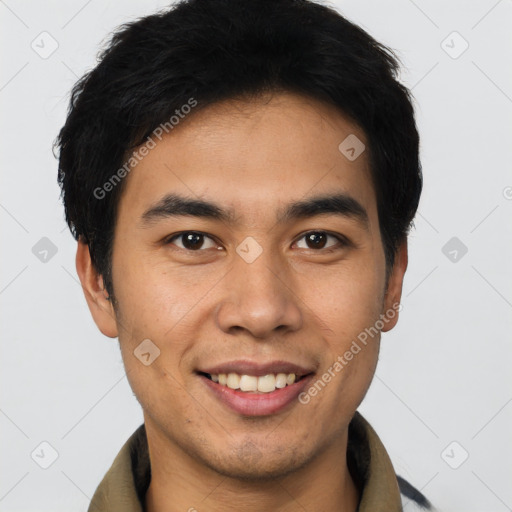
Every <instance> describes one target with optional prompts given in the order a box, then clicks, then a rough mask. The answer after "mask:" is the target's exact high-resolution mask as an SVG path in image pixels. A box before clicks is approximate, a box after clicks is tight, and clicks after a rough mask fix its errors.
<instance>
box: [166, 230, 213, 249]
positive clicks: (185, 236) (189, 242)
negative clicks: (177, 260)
mask: <svg viewBox="0 0 512 512" xmlns="http://www.w3.org/2000/svg"><path fill="white" fill-rule="evenodd" d="M180 239H181V240H182V243H181V246H180V245H179V244H176V245H178V247H180V249H185V250H188V251H197V250H198V249H201V248H202V249H211V248H212V247H216V246H217V244H216V243H215V242H214V240H212V239H211V238H210V237H209V236H207V235H204V234H203V233H198V232H196V231H186V232H184V233H180V234H178V235H175V236H173V237H172V238H169V239H168V240H167V242H166V243H168V244H170V243H174V240H180ZM205 240H209V241H210V243H209V245H208V244H207V245H208V246H207V247H202V246H203V245H204V242H205Z"/></svg>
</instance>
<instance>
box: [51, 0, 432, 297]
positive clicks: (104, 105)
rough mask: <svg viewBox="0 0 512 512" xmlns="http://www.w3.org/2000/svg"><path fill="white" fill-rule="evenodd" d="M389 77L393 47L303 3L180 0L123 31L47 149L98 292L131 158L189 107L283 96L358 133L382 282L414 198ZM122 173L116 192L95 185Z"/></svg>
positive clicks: (409, 115)
mask: <svg viewBox="0 0 512 512" xmlns="http://www.w3.org/2000/svg"><path fill="white" fill-rule="evenodd" d="M399 71H400V66H399V59H398V57H397V56H396V55H395V53H394V51H393V50H391V49H389V48H387V47H386V46H384V45H382V44H381V43H379V42H377V41H376V40H375V39H374V38H372V37H371V36H370V35H369V34H368V33H367V32H365V31H364V30H363V29H361V28H360V27H359V26H357V25H356V24H354V23H351V22H350V21H348V20H347V19H345V18H344V17H343V16H342V15H341V14H339V13H338V12H337V11H336V10H334V9H333V8H331V7H328V6H326V5H322V4H319V3H315V2H313V1H310V0H182V1H180V2H178V3H176V4H174V5H171V6H170V7H169V8H168V9H166V10H164V11H161V12H158V13H156V14H153V15H150V16H146V17H143V18H140V19H138V20H136V21H134V22H131V23H127V24H125V25H122V26H121V27H120V28H119V29H118V30H117V31H116V32H115V33H114V34H113V36H112V38H111V40H110V42H109V44H108V46H107V47H106V48H105V49H104V50H103V51H102V52H101V53H100V55H99V63H98V65H97V66H96V67H95V68H94V69H92V70H91V71H90V72H88V73H87V74H85V75H84V76H83V77H82V78H81V79H80V80H79V81H78V82H77V83H76V84H75V86H74V88H73V90H72V94H71V101H70V105H69V110H68V115H67V119H66V122H65V125H64V126H63V128H62V129H61V131H60V133H59V136H58V137H57V139H56V141H55V148H58V150H59V173H58V182H59V185H60V186H61V189H62V198H63V201H64V207H65V214H66V221H67V223H68V226H69V228H70V230H71V232H72V234H73V236H74V237H75V239H76V240H79V239H80V240H83V241H84V242H86V243H87V244H88V246H89V251H90V255H91V260H92V263H93V265H94V267H95V269H96V270H97V271H98V272H99V273H100V274H101V275H102V276H103V279H104V282H105V287H106V289H107V291H108V293H109V294H110V295H111V296H112V297H113V296H114V290H113V285H112V279H111V276H112V273H111V270H112V268H111V264H112V245H113V239H114V228H115V223H116V213H117V205H118V203H119V198H120V196H121V193H122V191H123V184H124V183H125V182H126V180H121V179H120V177H122V176H124V175H125V174H126V169H128V170H129V167H128V168H127V167H126V161H127V155H128V156H129V151H132V150H134V149H135V148H137V147H138V146H140V145H141V144H142V143H143V142H144V141H145V140H147V138H148V137H149V136H150V134H151V133H152V132H153V130H155V128H157V127H158V126H160V125H162V124H164V123H167V126H168V127H169V125H172V123H170V122H169V120H170V119H171V117H172V116H174V117H176V114H177V113H178V111H179V112H181V109H182V108H184V106H185V105H190V104H191V101H193V102H194V112H195V111H197V110H199V109H201V108H204V107H207V106H208V105H211V104H214V103H216V102H219V101H222V100H227V99H251V98H255V97H258V96H260V95H262V94H264V93H272V92H285V91H287V92H294V93H299V94H301V95H305V96H308V97H311V98H313V99H317V100H321V101H324V102H328V103H329V104H331V105H332V106H333V107H335V108H337V109H338V110H339V111H341V112H343V113H344V114H345V115H346V116H347V118H348V119H350V120H352V121H353V122H355V123H356V125H357V126H359V127H360V128H361V129H362V130H363V131H364V133H365V135H366V137H367V142H368V147H367V150H368V151H369V153H368V154H369V158H370V166H371V173H372V179H373V184H374V188H375V192H376V197H377V209H378V215H379V227H380V230H381V235H382V240H383V246H384V252H385V255H386V268H387V270H388V275H389V270H390V269H391V268H392V266H393V263H394V261H395V260H394V258H395V254H396V250H397V248H398V246H399V244H400V242H402V241H404V239H406V238H407V235H408V233H409V229H410V227H411V225H412V220H413V218H414V215H415V213H416V210H417V207H418V203H419V199H420V195H421V190H422V172H421V164H420V161H419V136H418V131H417V128H416V123H415V119H414V108H413V105H412V95H411V92H410V91H409V90H408V89H407V88H406V87H405V86H403V85H402V84H401V83H399V82H398V80H397V76H398V73H399ZM189 110H190V109H189ZM194 112H192V113H191V114H190V115H194ZM171 128H172V126H171ZM167 131H168V130H167ZM283 136H284V135H283ZM340 142H341V141H340ZM123 166H124V169H125V172H124V173H122V172H121V173H119V172H118V178H119V181H120V183H119V185H118V186H108V187H104V185H105V184H107V183H109V180H110V183H111V184H112V177H113V176H114V174H115V173H116V171H121V169H122V168H123ZM113 185H115V183H114V184H113ZM102 187H103V188H102ZM98 190H101V193H98V192H97V191H98ZM107 192H108V193H107Z"/></svg>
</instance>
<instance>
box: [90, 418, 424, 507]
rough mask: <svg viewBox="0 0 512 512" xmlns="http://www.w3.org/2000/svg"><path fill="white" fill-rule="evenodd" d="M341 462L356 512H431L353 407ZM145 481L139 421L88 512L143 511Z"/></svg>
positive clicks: (147, 473) (146, 472) (147, 472)
mask: <svg viewBox="0 0 512 512" xmlns="http://www.w3.org/2000/svg"><path fill="white" fill-rule="evenodd" d="M343 455H344V454H343ZM342 460H343V459H342ZM346 460H347V465H348V467H349V471H350V473H351V475H352V477H353V479H354V482H355V484H356V485H357V486H358V488H359V490H360V496H361V498H360V502H359V506H358V509H357V512H402V510H403V507H405V510H406V511H407V512H414V511H425V510H428V511H433V510H434V509H433V508H432V506H431V505H430V502H429V501H428V500H427V499H426V498H425V497H424V496H423V495H422V494H421V493H420V492H419V491H418V490H417V489H416V488H414V487H413V486H412V485H411V484H410V483H409V482H407V480H405V479H403V478H402V477H400V476H398V475H396V473H395V471H394V469H393V465H392V463H391V460H390V458H389V456H388V454H387V452H386V449H385V448H384V445H383V444H382V441H381V440H380V439H379V437H378V436H377V433H376V432H375V430H374V429H373V428H372V427H371V425H370V424H369V423H368V422H367V421H366V419H365V418H364V417H363V416H362V415H361V413H359V411H356V412H355V414H354V417H353V418H352V420H351V422H350V424H349V427H348V443H347V454H346ZM150 481H151V467H150V460H149V451H148V443H147V437H146V430H145V426H144V424H142V425H141V426H140V427H139V428H138V429H137V430H136V431H135V432H134V433H133V434H132V435H131V437H130V438H129V439H128V440H127V441H126V443H125V444H124V445H123V447H122V448H121V450H120V452H119V453H118V455H117V457H116V458H115V460H114V462H113V463H112V466H111V467H110V469H109V470H108V471H107V473H106V474H105V476H104V478H103V480H102V481H101V483H100V484H99V486H98V488H97V489H96V492H95V493H94V496H93V497H92V500H91V503H90V505H89V509H88V512H144V497H145V494H146V491H147V489H148V487H149V483H150Z"/></svg>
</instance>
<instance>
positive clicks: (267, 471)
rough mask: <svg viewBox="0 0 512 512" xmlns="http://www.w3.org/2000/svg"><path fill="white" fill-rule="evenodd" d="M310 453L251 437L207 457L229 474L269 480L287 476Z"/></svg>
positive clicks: (209, 463)
mask: <svg viewBox="0 0 512 512" xmlns="http://www.w3.org/2000/svg"><path fill="white" fill-rule="evenodd" d="M309 460H310V457H308V456H307V455H306V454H305V453H298V452H297V449H296V448H293V447H291V446H287V447H286V448H285V449H283V447H281V446H279V447H274V448H272V449H271V450H269V449H268V448H267V449H265V448H263V447H258V446H257V445H256V444H254V443H253V442H251V441H248V442H246V443H243V444H241V445H240V446H238V447H233V448H232V449H231V450H230V451H229V450H226V451H225V452H224V454H223V455H222V457H218V456H217V457H213V460H212V458H210V460H205V461H203V462H204V463H205V464H206V465H207V466H209V467H210V469H212V470H214V471H216V472H217V473H219V474H221V475H223V476H226V477H228V478H232V479H236V480H241V481H245V482H265V481H272V480H275V479H277V478H283V477H285V476H287V475H289V474H290V473H293V472H295V471H297V470H298V469H300V468H302V467H303V466H305V465H306V464H307V463H308V461H309Z"/></svg>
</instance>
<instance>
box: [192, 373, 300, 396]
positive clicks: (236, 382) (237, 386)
mask: <svg viewBox="0 0 512 512" xmlns="http://www.w3.org/2000/svg"><path fill="white" fill-rule="evenodd" d="M199 375H202V376H203V377H205V378H206V379H208V380H210V381H212V382H214V383H216V384H219V385H220V386H225V387H227V388H229V389H232V390H234V391H236V390H239V391H241V392H243V393H256V394H266V393H273V392H274V391H275V390H276V389H283V388H285V387H287V386H291V385H292V384H294V383H296V382H300V381H301V380H302V379H303V378H304V377H306V376H307V375H301V374H296V373H268V374H267V375H262V376H259V377H258V376H257V375H247V374H242V375H240V374H238V373H234V372H231V373H219V374H210V373H205V372H199Z"/></svg>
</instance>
